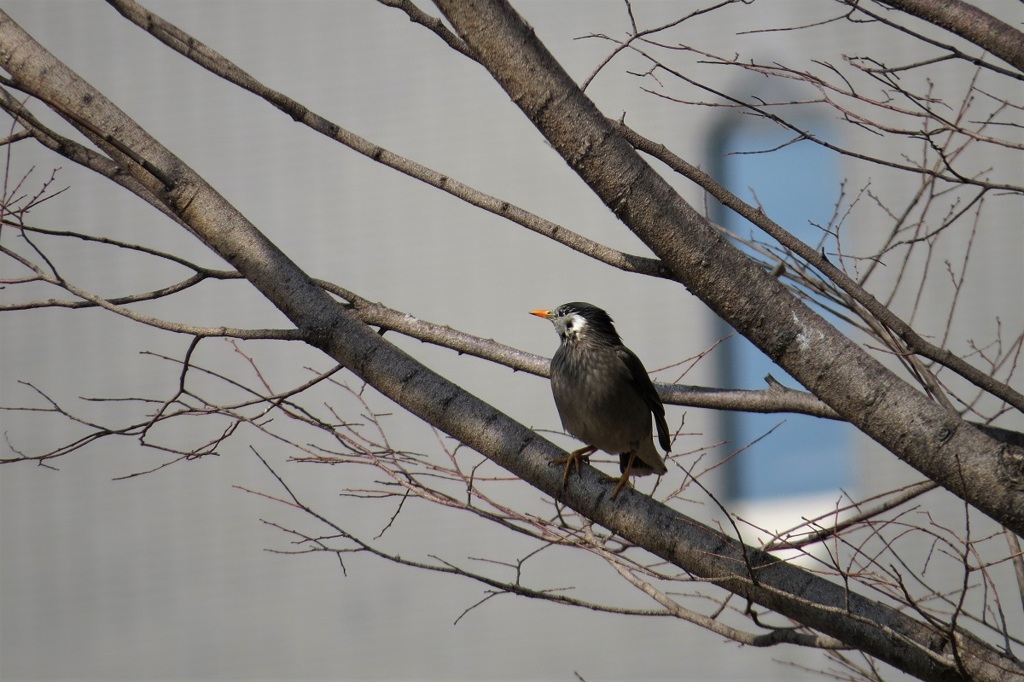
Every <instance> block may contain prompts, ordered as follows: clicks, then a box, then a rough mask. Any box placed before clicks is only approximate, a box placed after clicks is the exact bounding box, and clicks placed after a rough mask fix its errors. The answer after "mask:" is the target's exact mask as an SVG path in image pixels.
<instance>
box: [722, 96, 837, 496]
mask: <svg viewBox="0 0 1024 682" xmlns="http://www.w3.org/2000/svg"><path fill="white" fill-rule="evenodd" d="M800 125H801V126H805V127H806V128H809V129H810V130H812V131H813V132H814V134H815V135H819V136H822V137H827V136H828V135H829V129H828V122H827V121H816V120H804V121H801V122H800ZM794 137H795V134H794V133H793V132H792V131H788V130H784V129H782V128H780V127H779V126H777V125H775V124H773V123H771V122H768V121H766V120H764V119H758V118H754V117H752V116H730V117H727V118H726V119H725V122H724V123H723V124H722V125H721V126H720V128H719V129H718V131H717V134H716V135H715V136H714V141H715V142H714V146H713V149H712V150H711V154H712V157H711V158H712V164H711V166H712V168H711V172H712V173H713V174H714V176H715V177H716V179H717V180H718V181H719V182H721V183H722V184H724V185H725V186H726V187H727V188H728V189H729V190H730V191H731V192H732V193H733V194H735V195H737V196H738V197H740V198H741V199H742V200H744V201H746V202H747V203H748V204H751V205H754V206H758V205H759V206H761V207H762V208H763V210H764V212H765V213H766V214H767V215H768V216H770V217H771V218H772V219H773V220H774V221H775V222H777V223H778V224H780V225H782V226H783V227H784V228H785V229H787V230H788V231H790V232H791V233H793V234H794V235H795V236H796V237H798V238H799V239H800V240H802V241H804V242H806V243H808V244H811V245H812V246H815V247H817V248H821V247H822V246H823V247H824V248H825V249H826V252H828V251H830V250H832V249H833V248H834V245H835V241H834V239H832V238H829V237H827V236H826V234H825V232H824V231H823V230H822V229H821V227H818V226H827V225H828V224H829V222H830V220H831V218H832V216H833V214H834V212H835V205H836V201H837V199H838V196H839V191H840V181H841V177H840V165H839V158H838V155H837V154H835V153H834V152H830V151H828V150H827V149H824V148H823V147H821V146H820V145H817V144H815V143H813V142H809V141H800V142H796V143H794V144H789V145H786V143H787V142H789V141H790V140H792V139H793V138H794ZM763 150H774V151H770V152H767V151H766V152H765V153H749V152H757V151H763ZM745 152H748V153H745ZM712 211H713V212H712V218H713V219H714V220H715V221H716V222H718V223H719V224H720V225H723V226H724V227H726V228H728V229H729V231H730V232H732V233H733V234H735V235H736V236H738V237H739V238H741V239H746V240H755V241H758V242H761V243H766V242H767V243H770V244H772V245H773V246H774V245H775V243H774V241H773V240H771V238H769V237H767V235H765V234H764V233H762V232H760V230H758V229H757V228H756V227H754V226H753V225H752V224H751V223H749V222H748V221H747V220H746V219H744V218H741V217H739V216H738V215H736V214H735V213H733V212H732V211H730V210H728V209H726V208H724V207H723V206H721V205H718V204H715V206H714V208H713V209H712ZM737 245H738V246H739V247H740V248H742V249H743V250H744V251H747V252H748V253H752V249H750V248H749V247H748V246H746V245H743V244H740V243H738V242H737ZM819 312H820V310H819ZM833 322H835V321H834V320H833ZM721 329H722V332H723V333H722V334H721V335H720V336H725V335H726V334H728V333H729V331H731V329H730V328H729V327H728V326H727V325H726V324H725V323H724V322H721ZM718 357H719V367H720V378H721V381H722V386H724V387H729V388H752V389H764V388H767V384H766V383H765V381H764V377H765V375H767V374H769V373H770V374H771V375H772V376H773V377H775V378H776V379H778V380H779V381H780V382H781V383H783V384H785V385H786V386H790V387H794V388H802V387H801V386H800V384H799V383H797V382H796V381H795V380H794V379H793V378H792V377H790V376H789V375H788V374H786V373H785V372H784V371H783V370H782V369H781V368H779V367H778V366H777V365H775V364H774V363H772V362H771V360H769V359H768V358H767V357H766V356H765V355H764V354H763V353H761V351H759V350H758V349H757V348H756V347H755V346H754V345H753V344H751V343H750V342H749V341H747V340H746V339H745V338H743V337H742V336H741V335H739V334H734V336H732V337H731V338H730V339H729V340H728V341H726V342H725V344H724V348H723V350H722V352H721V353H718ZM722 415H723V416H722V419H723V429H724V435H725V438H726V439H727V440H728V441H729V445H728V446H727V448H728V453H729V454H731V453H733V452H735V451H736V450H739V449H740V448H744V447H746V446H748V445H749V447H746V449H745V450H743V451H742V452H740V453H739V454H737V455H735V456H734V457H732V458H731V459H730V460H729V461H728V462H726V463H725V465H724V471H723V473H724V478H725V491H724V492H725V496H726V498H727V499H730V500H733V501H749V502H755V503H756V502H765V501H771V500H773V499H776V498H784V497H793V496H803V495H817V494H827V493H830V492H837V493H838V491H839V489H840V488H847V487H848V485H849V482H850V480H851V476H850V472H849V462H848V451H849V448H848V434H849V431H848V428H849V427H848V426H846V425H844V424H842V423H840V422H836V421H830V420H825V419H819V418H816V417H808V416H805V415H794V414H785V413H776V414H754V413H747V412H723V413H722ZM766 434H767V435H766ZM755 441H756V442H755ZM751 443H752V445H751Z"/></svg>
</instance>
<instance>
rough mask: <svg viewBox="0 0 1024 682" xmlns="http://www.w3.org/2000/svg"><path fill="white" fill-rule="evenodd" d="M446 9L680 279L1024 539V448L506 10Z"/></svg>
mask: <svg viewBox="0 0 1024 682" xmlns="http://www.w3.org/2000/svg"><path fill="white" fill-rule="evenodd" d="M437 5H438V6H439V8H440V9H441V11H442V12H443V13H444V14H445V16H446V17H447V18H448V20H449V21H450V22H451V23H452V25H453V26H454V27H455V29H456V31H457V32H458V33H459V35H460V36H461V37H462V38H463V40H465V41H466V43H467V44H468V45H469V46H470V48H471V49H472V50H473V52H474V54H475V56H476V58H477V59H478V60H479V62H480V63H481V64H483V65H484V66H485V67H486V68H487V69H488V71H489V72H490V73H491V75H492V76H493V77H494V78H495V80H497V81H498V83H499V84H501V86H502V87H503V88H504V89H505V91H506V92H507V93H508V94H509V96H510V97H511V98H512V100H513V101H514V102H515V103H516V104H517V105H518V106H519V108H520V109H521V110H522V111H523V113H525V114H526V115H527V117H528V118H529V119H530V120H531V121H532V122H533V123H534V125H535V126H537V128H538V130H539V131H540V132H541V133H542V134H543V135H544V136H545V137H546V138H547V140H548V141H549V142H550V143H551V145H552V146H553V147H554V148H555V149H556V150H557V151H558V152H559V154H561V155H562V157H563V158H564V159H565V161H566V163H568V164H569V166H570V167H571V168H572V169H573V170H575V171H576V172H577V173H578V174H579V176H580V177H581V178H582V179H583V180H584V182H586V183H587V184H588V185H589V186H590V188H591V189H592V190H593V191H594V192H595V193H596V194H597V195H598V196H599V197H600V198H601V199H602V200H603V201H604V203H605V204H606V205H607V206H608V207H609V208H610V209H611V210H612V211H613V212H614V213H615V214H616V215H617V216H618V217H619V219H620V220H622V222H623V223H625V224H626V225H627V226H628V227H629V228H630V229H631V230H632V231H633V232H634V233H636V234H637V236H639V237H640V238H641V239H642V240H643V241H644V243H646V244H647V246H649V247H650V248H651V250H652V251H654V253H655V254H656V255H657V256H658V257H659V258H661V260H662V261H663V262H664V264H665V265H666V266H667V267H668V268H669V269H670V270H671V271H672V274H673V276H674V278H675V279H677V280H678V281H679V282H681V283H682V284H684V285H685V286H686V287H687V288H688V289H689V290H690V291H691V292H693V293H694V294H695V295H697V296H698V297H699V298H700V299H701V300H703V301H704V302H705V303H706V304H707V305H708V306H709V307H710V308H711V309H712V310H714V311H715V312H716V313H718V314H719V315H720V316H721V317H722V318H723V319H725V320H726V321H728V322H729V323H730V324H731V325H732V326H733V327H734V328H735V329H736V330H737V331H739V332H740V333H742V334H743V335H744V336H746V337H747V338H748V339H750V340H751V341H752V342H753V343H754V344H755V345H756V346H757V347H758V348H760V349H761V350H762V351H764V352H765V354H767V355H768V357H770V358H771V359H772V360H773V361H775V362H776V363H778V364H779V365H780V366H781V367H783V368H784V369H785V370H786V371H788V372H789V373H790V374H791V375H792V376H793V377H794V378H796V379H797V380H798V381H800V383H802V384H803V385H804V386H805V387H807V388H808V389H809V390H810V391H811V392H813V393H814V394H815V395H817V396H818V397H819V398H821V399H822V400H823V401H824V402H825V403H826V404H828V405H829V406H830V407H832V408H833V409H834V410H835V411H836V412H838V413H839V414H840V415H842V416H843V417H844V418H845V419H847V420H848V421H850V422H851V423H852V424H854V425H855V426H857V428H859V429H860V430H861V431H863V432H864V433H866V434H867V435H869V436H870V437H871V438H873V439H874V440H876V441H878V442H879V443H880V444H882V445H883V446H884V447H885V448H886V449H887V450H889V451H890V452H892V453H894V454H895V455H897V456H898V457H899V458H900V459H902V460H903V461H905V462H906V463H907V464H909V465H911V466H912V467H914V468H915V469H917V470H918V471H920V472H921V473H923V474H925V475H926V476H927V477H928V478H930V479H932V480H934V481H936V482H937V483H939V484H940V485H941V486H942V487H944V488H946V489H948V490H950V491H951V492H953V493H954V494H956V495H958V496H959V497H961V498H963V499H964V500H966V501H967V502H969V503H970V504H972V505H974V506H975V507H977V508H978V509H980V510H982V511H984V512H985V513H986V514H988V515H989V516H991V517H992V518H994V519H996V520H998V521H999V522H1000V523H1002V524H1004V525H1006V526H1008V527H1010V528H1012V529H1013V530H1014V531H1015V532H1017V533H1021V534H1024V450H1022V449H1021V448H1018V447H1014V446H1012V445H1008V444H1003V443H999V442H998V441H996V440H994V439H992V438H990V437H988V436H987V435H985V434H984V433H982V432H981V431H980V430H979V429H977V428H975V427H973V426H971V425H970V424H969V423H967V422H966V421H964V420H963V419H961V418H960V417H959V416H958V415H957V414H955V413H953V412H950V411H948V410H947V409H945V408H944V407H942V406H940V405H937V404H936V403H934V402H932V401H930V400H929V399H928V398H927V397H925V396H924V395H922V394H921V393H920V392H918V391H917V390H916V389H914V388H913V387H912V386H910V385H909V384H907V383H906V382H904V381H902V380H901V379H900V378H899V377H897V376H896V375H895V374H893V373H892V372H890V371H889V370H887V369H886V368H885V367H884V366H883V365H882V364H881V363H880V362H878V361H877V360H875V359H874V358H872V357H871V356H870V355H868V354H867V353H866V352H865V351H864V350H863V349H861V348H860V347H859V346H858V345H857V344H856V343H854V342H853V341H852V340H850V339H849V338H847V337H846V336H845V335H844V334H842V333H841V332H839V331H838V330H837V329H835V328H834V327H833V326H832V325H830V324H828V322H826V321H825V320H824V319H823V318H822V317H821V316H819V315H818V314H816V313H815V312H814V311H812V310H811V309H810V308H808V307H807V306H806V305H804V304H803V303H801V302H800V301H799V300H798V299H797V298H796V297H795V296H793V294H792V293H791V292H790V291H789V290H787V289H786V288H785V286H783V285H782V284H781V283H780V282H778V281H777V280H776V279H775V278H773V277H771V276H770V275H769V274H768V273H766V272H765V271H764V270H763V269H762V268H760V267H759V266H757V265H756V264H755V263H753V262H752V261H751V260H750V259H749V258H747V257H746V256H744V255H743V254H742V253H741V252H740V251H739V250H738V249H736V248H734V247H733V246H732V245H730V244H729V243H728V242H727V241H726V240H725V239H724V238H723V237H722V236H721V235H720V234H719V233H718V231H717V230H715V229H714V226H713V225H712V224H711V223H710V222H709V221H708V220H707V219H705V218H704V217H703V216H702V215H701V214H700V213H699V212H698V211H697V210H696V209H694V208H693V207H692V206H690V205H689V204H687V203H686V202H685V201H684V200H683V199H682V198H681V197H680V196H679V195H678V194H677V193H676V192H675V191H674V190H673V189H672V187H671V186H670V185H669V184H668V183H667V182H666V181H665V180H664V179H663V178H662V177H661V176H659V175H658V174H657V173H656V172H655V171H654V170H653V169H652V168H651V167H650V166H649V165H647V164H646V163H645V162H644V161H643V159H642V158H641V157H640V156H639V155H638V154H637V153H636V151H635V150H634V149H633V147H632V145H630V144H629V143H628V141H626V140H625V139H624V138H623V137H622V136H621V135H619V134H618V132H616V130H615V128H614V126H613V125H612V124H611V123H609V122H608V120H607V119H606V118H605V117H604V116H603V115H602V114H601V112H600V111H598V109H597V107H596V106H595V105H594V104H593V102H591V101H590V100H589V99H588V98H587V97H586V96H585V95H584V94H583V92H582V91H581V90H580V89H579V88H578V87H577V86H576V84H575V83H574V82H573V81H572V79H571V78H570V77H569V75H568V74H567V73H566V72H565V71H564V70H563V69H562V67H561V66H560V65H559V64H558V62H557V61H556V60H555V59H554V57H553V56H552V55H551V54H550V53H549V52H548V51H547V49H546V48H545V47H544V45H543V44H542V43H541V42H540V40H539V39H538V38H537V37H536V35H535V34H534V32H533V31H532V29H530V27H529V26H527V24H526V23H525V22H524V21H523V20H522V18H521V17H519V15H518V14H517V13H516V12H515V11H514V10H513V9H512V7H511V6H509V5H508V4H507V3H506V2H502V1H501V0H489V1H481V2H466V3H463V2H455V1H453V0H438V1H437Z"/></svg>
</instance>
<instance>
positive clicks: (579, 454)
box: [551, 445, 597, 487]
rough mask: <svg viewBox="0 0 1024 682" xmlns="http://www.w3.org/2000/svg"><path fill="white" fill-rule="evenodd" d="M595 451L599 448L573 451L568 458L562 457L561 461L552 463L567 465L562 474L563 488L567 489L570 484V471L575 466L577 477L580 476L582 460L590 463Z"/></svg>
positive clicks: (556, 460) (592, 447) (589, 446)
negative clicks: (566, 486) (566, 485)
mask: <svg viewBox="0 0 1024 682" xmlns="http://www.w3.org/2000/svg"><path fill="white" fill-rule="evenodd" d="M594 450H597V448H595V447H594V446H593V445H588V446H587V447H585V448H580V449H579V450H573V451H572V452H570V453H569V456H568V457H562V458H561V459H555V460H552V461H551V463H552V464H564V465H565V471H563V472H562V486H563V487H565V484H566V483H568V481H569V469H570V468H571V467H572V466H573V465H575V467H576V475H577V476H579V474H580V460H583V461H584V462H590V453H592V452H593V451H594Z"/></svg>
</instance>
